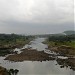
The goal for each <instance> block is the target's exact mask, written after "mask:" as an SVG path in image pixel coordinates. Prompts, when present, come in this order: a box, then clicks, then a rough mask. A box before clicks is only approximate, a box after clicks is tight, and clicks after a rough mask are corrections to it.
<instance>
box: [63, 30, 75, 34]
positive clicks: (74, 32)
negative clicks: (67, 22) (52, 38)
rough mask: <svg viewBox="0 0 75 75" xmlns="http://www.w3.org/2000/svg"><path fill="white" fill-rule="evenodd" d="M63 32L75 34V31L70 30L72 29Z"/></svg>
mask: <svg viewBox="0 0 75 75" xmlns="http://www.w3.org/2000/svg"><path fill="white" fill-rule="evenodd" d="M63 33H65V34H66V35H72V34H75V31H73V30H70V31H64V32H63Z"/></svg>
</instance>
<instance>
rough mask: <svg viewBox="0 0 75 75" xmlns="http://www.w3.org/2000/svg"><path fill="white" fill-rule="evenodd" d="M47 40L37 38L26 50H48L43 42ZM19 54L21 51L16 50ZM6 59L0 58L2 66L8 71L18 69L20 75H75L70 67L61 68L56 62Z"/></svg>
mask: <svg viewBox="0 0 75 75" xmlns="http://www.w3.org/2000/svg"><path fill="white" fill-rule="evenodd" d="M44 40H45V38H37V39H35V40H33V41H31V42H30V44H29V45H28V44H27V45H25V46H24V47H23V49H24V48H28V47H32V48H33V49H37V50H39V51H42V50H46V48H47V45H45V44H43V43H42V42H43V41H44ZM15 50H16V51H18V52H19V53H20V52H21V51H20V49H17V48H16V49H15ZM4 58H5V57H0V66H3V67H5V68H7V69H11V68H13V69H18V70H19V73H18V75H75V71H73V70H71V69H70V68H69V67H68V68H66V67H64V68H60V66H59V65H56V64H57V62H56V60H53V61H52V60H51V61H43V62H40V61H24V62H10V61H7V60H3V59H4Z"/></svg>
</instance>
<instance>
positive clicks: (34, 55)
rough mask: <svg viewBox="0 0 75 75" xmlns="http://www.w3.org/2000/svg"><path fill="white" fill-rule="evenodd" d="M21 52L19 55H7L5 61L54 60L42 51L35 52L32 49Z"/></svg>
mask: <svg viewBox="0 0 75 75" xmlns="http://www.w3.org/2000/svg"><path fill="white" fill-rule="evenodd" d="M22 51H23V52H22V53H20V54H15V55H9V56H8V57H6V58H5V60H9V61H14V62H19V61H20V62H22V61H41V62H42V61H49V60H54V59H55V58H52V57H49V54H47V53H45V52H44V51H37V50H34V49H23V50H22Z"/></svg>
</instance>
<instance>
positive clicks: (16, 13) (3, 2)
mask: <svg viewBox="0 0 75 75" xmlns="http://www.w3.org/2000/svg"><path fill="white" fill-rule="evenodd" d="M73 2H74V1H73V0H0V32H4V33H5V32H6V33H13V32H14V33H29V34H32V33H33V34H36V33H50V32H51V33H52V32H53V33H54V32H61V31H63V30H69V29H74V3H73ZM61 27H62V28H61Z"/></svg>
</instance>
